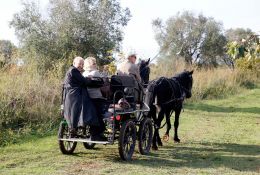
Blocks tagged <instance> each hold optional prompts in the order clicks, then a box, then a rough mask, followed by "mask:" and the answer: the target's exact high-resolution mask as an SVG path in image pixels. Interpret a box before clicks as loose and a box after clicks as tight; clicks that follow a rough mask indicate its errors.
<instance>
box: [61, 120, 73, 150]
mask: <svg viewBox="0 0 260 175" xmlns="http://www.w3.org/2000/svg"><path fill="white" fill-rule="evenodd" d="M58 137H59V138H63V139H68V138H69V128H68V125H67V123H65V122H64V121H62V122H61V123H60V127H59V133H58ZM76 146H77V142H72V141H63V140H59V147H60V150H61V152H62V153H63V154H72V153H73V152H74V150H75V148H76Z"/></svg>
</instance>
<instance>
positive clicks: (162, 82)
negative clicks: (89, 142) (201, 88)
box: [145, 71, 193, 150]
mask: <svg viewBox="0 0 260 175" xmlns="http://www.w3.org/2000/svg"><path fill="white" fill-rule="evenodd" d="M192 74H193V71H184V72H182V73H180V74H178V75H176V76H174V77H172V78H166V77H161V78H159V79H157V80H153V81H151V82H150V83H149V84H148V87H147V94H146V97H145V102H146V104H148V105H149V107H150V112H149V113H148V117H152V118H153V120H154V124H155V126H154V136H153V145H152V148H153V149H154V150H157V149H158V146H157V143H158V145H159V146H162V141H161V138H160V135H159V129H160V128H162V127H163V126H162V127H161V122H162V120H163V118H164V116H165V117H166V124H167V129H166V133H165V136H166V137H169V131H170V129H171V122H170V116H171V114H172V112H173V111H175V121H174V138H173V139H174V141H175V142H180V139H179V137H178V126H179V117H180V113H181V109H182V106H183V101H184V99H185V98H190V97H191V96H192V94H191V89H192V84H193V78H192ZM157 113H158V115H157Z"/></svg>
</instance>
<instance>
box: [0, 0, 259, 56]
mask: <svg viewBox="0 0 260 175" xmlns="http://www.w3.org/2000/svg"><path fill="white" fill-rule="evenodd" d="M36 2H39V3H40V5H41V8H42V10H44V9H45V8H46V6H47V3H48V0H36ZM121 5H122V7H128V8H129V9H130V11H131V14H132V18H131V20H130V21H129V23H128V25H127V26H126V27H125V28H124V30H123V32H124V40H123V43H122V51H123V52H124V53H125V54H127V53H129V52H135V53H137V54H138V56H139V57H141V58H143V59H148V58H153V57H154V56H155V55H156V54H157V53H158V51H159V46H158V45H157V42H156V41H155V38H154V31H153V29H152V21H153V20H154V19H156V18H161V19H162V20H163V21H166V20H167V19H168V18H169V17H171V16H174V15H176V14H177V13H178V12H183V11H184V10H189V11H192V12H194V13H195V14H199V13H202V14H203V15H204V16H207V17H213V18H214V19H215V20H217V21H219V22H222V23H223V26H224V29H229V28H237V27H242V28H250V29H252V30H253V31H254V32H258V33H260V10H259V7H260V0H246V1H244V0H243V1H242V0H218V1H216V0H121ZM21 8H22V7H21V1H20V0H7V1H5V0H1V1H0V40H2V39H7V40H11V41H12V42H14V43H15V44H16V45H19V43H18V40H17V38H16V36H15V33H14V29H10V28H9V21H11V19H12V17H13V14H14V13H17V12H19V11H20V10H21Z"/></svg>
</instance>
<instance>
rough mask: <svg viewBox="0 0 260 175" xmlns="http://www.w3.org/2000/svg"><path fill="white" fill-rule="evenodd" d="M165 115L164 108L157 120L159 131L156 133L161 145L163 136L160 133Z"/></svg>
mask: <svg viewBox="0 0 260 175" xmlns="http://www.w3.org/2000/svg"><path fill="white" fill-rule="evenodd" d="M163 117H164V110H163V109H161V110H160V112H159V114H158V120H157V126H158V132H157V133H156V134H157V137H156V139H157V143H158V145H159V146H163V144H162V140H161V137H160V133H159V128H160V127H161V123H162V120H163Z"/></svg>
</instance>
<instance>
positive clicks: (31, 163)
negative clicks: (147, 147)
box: [0, 89, 260, 175]
mask: <svg viewBox="0 0 260 175" xmlns="http://www.w3.org/2000/svg"><path fill="white" fill-rule="evenodd" d="M184 107H185V109H184V112H182V114H181V119H180V128H179V137H180V139H181V143H180V144H174V143H173V141H172V139H171V140H170V141H169V142H168V143H164V146H163V147H160V148H159V150H158V151H152V153H151V154H149V155H148V156H141V155H140V154H138V153H137V152H136V153H135V154H134V157H133V161H130V162H124V161H121V160H120V158H119V154H118V149H117V145H116V144H115V145H107V146H102V145H98V146H97V147H96V148H95V149H94V150H85V149H84V148H83V145H82V144H78V146H77V148H76V150H75V154H73V155H70V156H68V155H62V154H61V153H60V151H59V148H58V144H57V137H56V136H47V137H44V138H37V136H33V137H32V136H31V137H30V138H29V139H27V140H26V141H24V142H22V143H20V144H14V145H10V146H7V147H3V148H0V174H5V175H6V174H19V175H20V174H55V175H56V174H95V175H96V174H113V175H116V174H149V175H150V174H162V175H165V174H250V175H251V174H259V173H260V89H252V90H248V91H245V92H243V93H241V94H237V95H235V96H233V97H230V98H227V99H220V100H207V101H200V102H193V103H188V104H186V105H185V106H184ZM172 119H173V117H172ZM163 132H164V131H161V135H163ZM172 136H173V131H171V138H172Z"/></svg>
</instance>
